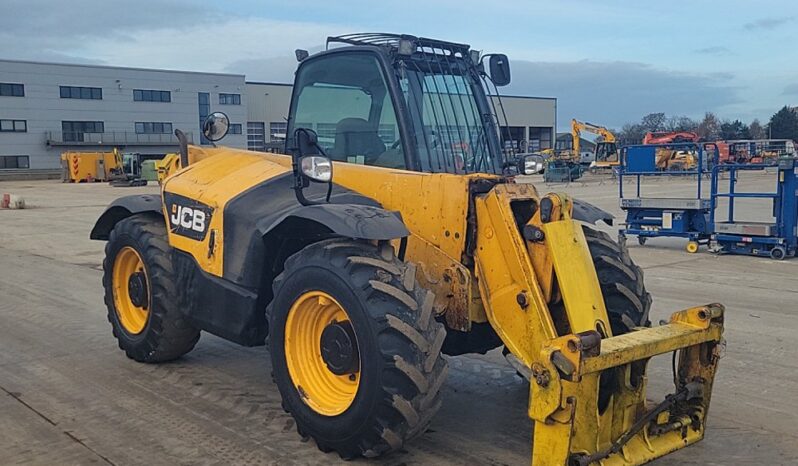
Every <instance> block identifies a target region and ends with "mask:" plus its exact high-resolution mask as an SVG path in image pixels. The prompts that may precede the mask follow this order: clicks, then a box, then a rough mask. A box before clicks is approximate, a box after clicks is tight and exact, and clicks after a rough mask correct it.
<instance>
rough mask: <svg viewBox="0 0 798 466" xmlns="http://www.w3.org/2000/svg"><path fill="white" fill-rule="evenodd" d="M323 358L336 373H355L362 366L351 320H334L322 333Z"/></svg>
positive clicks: (331, 370)
mask: <svg viewBox="0 0 798 466" xmlns="http://www.w3.org/2000/svg"><path fill="white" fill-rule="evenodd" d="M321 358H322V359H323V360H324V363H325V364H326V365H327V368H328V369H329V370H330V372H332V373H333V374H335V375H345V374H354V373H355V372H357V370H358V368H359V366H360V355H359V353H358V350H357V341H356V340H355V331H354V329H353V328H352V324H351V323H350V322H349V321H345V322H333V323H331V324H330V325H328V326H327V327H325V328H324V331H323V332H322V334H321Z"/></svg>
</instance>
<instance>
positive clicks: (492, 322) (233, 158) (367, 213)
mask: <svg viewBox="0 0 798 466" xmlns="http://www.w3.org/2000/svg"><path fill="white" fill-rule="evenodd" d="M297 58H298V60H299V67H298V70H297V72H296V81H295V85H294V90H293V97H292V99H291V105H290V109H289V120H288V133H287V134H289V135H290V137H289V138H288V141H287V143H286V154H287V155H279V154H267V153H258V152H249V151H245V150H238V149H231V148H226V147H215V146H213V147H211V146H190V147H189V146H188V145H187V143H186V139H185V137H184V136H183V134H182V133H181V132H180V131H177V132H176V133H177V135H178V138H179V139H180V140H181V147H180V157H181V167H182V168H181V169H180V170H178V171H176V172H175V173H174V174H172V175H171V176H169V177H168V178H167V179H166V180H165V181H164V183H163V186H162V189H161V194H160V195H141V196H128V197H123V198H121V199H119V200H117V201H115V202H114V203H113V204H112V205H111V206H109V208H108V209H107V210H106V211H105V213H104V214H103V215H102V216H101V217H100V218H99V220H98V221H97V223H96V225H95V226H94V228H93V230H92V232H91V238H93V239H98V240H105V241H107V243H106V249H105V252H106V258H105V261H104V265H103V266H104V275H103V285H104V287H105V303H106V306H107V308H108V319H109V321H110V323H111V326H112V328H113V334H114V336H115V337H116V339H117V340H118V343H119V346H120V347H121V348H122V349H123V350H124V351H125V352H126V353H127V355H128V356H129V357H130V358H132V359H134V360H136V361H141V362H147V363H157V362H161V361H167V360H171V359H175V358H178V357H180V356H181V355H183V354H185V353H187V352H189V351H190V350H191V349H192V348H193V347H194V345H195V344H196V343H197V340H198V339H199V337H200V332H201V331H206V332H210V333H213V334H216V335H219V336H221V337H223V338H226V339H228V340H231V341H234V342H237V343H239V344H242V345H263V344H266V343H268V345H269V348H270V355H271V363H272V369H273V377H274V381H275V383H276V385H277V388H278V389H279V391H280V394H281V396H282V399H283V407H284V408H285V409H286V411H288V412H290V413H291V415H292V416H293V417H294V419H295V421H296V425H297V430H298V431H299V433H300V434H301V435H303V436H307V437H312V438H313V439H314V440H315V443H316V445H317V446H318V447H319V448H320V449H321V450H322V451H335V452H337V453H338V454H339V455H340V456H341V457H343V458H347V459H348V458H355V457H359V456H366V457H373V456H378V455H381V454H384V453H388V452H390V451H393V450H396V449H399V448H401V447H402V446H403V445H405V444H407V443H408V442H409V441H410V440H411V439H412V438H413V437H415V436H418V435H421V434H423V432H424V431H425V430H426V428H427V426H428V425H429V423H430V420H431V419H432V417H433V415H434V414H435V412H436V411H437V410H438V408H439V407H440V405H441V402H442V400H441V396H440V394H441V391H440V390H441V386H442V385H443V383H444V380H445V378H446V373H447V360H446V359H445V358H444V357H443V356H442V355H444V354H447V355H459V354H464V353H472V352H477V353H484V352H486V351H489V350H491V349H494V348H499V347H504V351H505V352H506V354H507V355H508V359H510V360H511V361H513V362H514V364H515V365H516V367H518V368H519V369H521V370H522V372H526V373H527V374H529V378H530V402H529V406H528V413H529V416H530V417H531V418H532V419H533V420H534V421H535V423H534V440H533V447H532V463H533V464H536V465H544V464H545V465H548V464H556V465H563V464H575V465H587V464H591V463H601V464H640V463H645V462H647V461H650V460H652V459H654V458H657V457H659V456H662V455H665V454H667V453H669V452H672V451H674V450H677V449H679V448H682V447H685V446H687V445H690V444H692V443H694V442H697V441H699V440H700V439H701V438H703V436H704V431H705V428H706V417H707V411H708V408H709V401H710V395H711V393H712V382H713V380H714V377H715V371H716V368H717V364H718V356H719V347H720V343H721V340H722V332H723V307H722V306H720V305H717V304H710V305H705V306H698V307H694V308H691V309H686V310H682V311H678V312H675V313H674V314H673V315H672V317H671V318H670V321H669V322H668V323H666V324H664V325H661V326H658V327H654V328H648V327H649V326H650V324H649V318H648V313H649V308H650V305H651V299H650V296H649V293H648V292H647V291H646V289H645V286H644V284H643V274H642V271H641V269H640V268H639V267H638V266H636V265H635V264H634V263H633V262H632V260H631V259H630V257H629V255H628V253H627V251H626V250H625V249H624V248H622V247H619V245H618V244H616V243H615V242H614V241H613V240H612V239H610V237H609V236H608V235H607V234H605V233H602V232H600V231H598V230H596V229H593V228H592V227H591V226H590V225H589V224H592V223H596V222H598V221H600V220H605V221H611V216H610V215H609V214H607V213H605V212H603V211H601V210H600V209H597V208H595V207H593V206H591V205H589V204H586V203H583V202H579V201H577V200H574V199H571V198H570V197H568V196H566V195H564V194H556V193H551V194H546V195H541V194H539V193H538V192H537V190H536V189H535V187H534V186H532V185H530V184H524V183H520V182H516V181H515V175H517V174H518V173H519V170H521V171H523V169H524V167H525V164H524V161H523V160H522V161H521V162H520V163H518V165H519V166H518V167H515V166H512V165H513V164H509V163H506V162H505V161H504V159H503V157H502V150H501V144H500V140H499V136H498V131H497V126H498V124H499V119H498V115H499V114H500V113H501V112H500V111H497V109H496V108H494V107H493V106H492V105H491V103H490V102H489V100H488V99H487V98H486V90H485V89H486V88H487V87H488V86H502V85H505V84H507V83H508V82H509V81H510V69H509V64H508V60H507V57H506V56H504V55H498V54H493V55H484V56H482V55H480V54H479V53H478V52H476V51H474V50H471V49H470V47H469V46H467V45H463V44H456V43H451V42H444V41H439V40H433V39H425V38H418V37H413V36H408V35H391V34H354V35H346V36H340V37H332V38H329V39H328V47H327V50H325V51H322V52H320V53H317V54H314V55H313V56H308V54H307V53H306V52H304V51H298V52H297ZM493 92H495V87H493ZM228 124H229V121H228V120H227V118H226V116H224V115H223V114H221V113H214V114H212V115H211V116H210V117H209V118H208V119H207V120H206V122H205V123H204V125H203V132H204V134H205V136H206V138H207V139H208V140H210V141H218V140H219V139H221V137H223V136H224V134H225V133H226V129H227V125H228ZM657 355H668V356H666V357H669V356H670V355H672V356H673V358H674V371H675V373H674V374H673V380H674V383H675V387H674V391H673V393H672V394H671V395H668V396H667V397H665V399H664V400H662V401H660V402H657V403H651V402H647V400H646V383H647V376H646V366H647V363H648V361H649V359H650V358H651V357H653V356H657Z"/></svg>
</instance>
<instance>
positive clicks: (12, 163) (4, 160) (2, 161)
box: [0, 155, 30, 170]
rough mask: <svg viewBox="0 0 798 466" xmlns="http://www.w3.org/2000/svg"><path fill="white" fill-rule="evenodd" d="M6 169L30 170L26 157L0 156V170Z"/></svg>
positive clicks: (28, 159) (28, 160)
mask: <svg viewBox="0 0 798 466" xmlns="http://www.w3.org/2000/svg"><path fill="white" fill-rule="evenodd" d="M7 168H30V158H29V157H28V156H27V155H0V170H3V169H7Z"/></svg>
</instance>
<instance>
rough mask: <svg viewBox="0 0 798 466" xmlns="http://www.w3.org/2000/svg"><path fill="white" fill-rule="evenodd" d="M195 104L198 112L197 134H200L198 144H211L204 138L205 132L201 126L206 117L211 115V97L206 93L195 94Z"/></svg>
mask: <svg viewBox="0 0 798 466" xmlns="http://www.w3.org/2000/svg"><path fill="white" fill-rule="evenodd" d="M197 104H198V110H199V134H200V144H204V145H207V144H210V143H211V142H210V141H208V139H207V138H206V137H205V132H204V131H202V125H203V124H204V123H205V119H206V118H208V115H210V114H211V95H210V93H208V92H198V93H197Z"/></svg>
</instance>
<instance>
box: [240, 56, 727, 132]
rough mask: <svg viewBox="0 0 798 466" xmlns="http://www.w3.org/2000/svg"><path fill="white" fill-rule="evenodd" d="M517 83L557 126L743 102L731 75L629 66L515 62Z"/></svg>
mask: <svg viewBox="0 0 798 466" xmlns="http://www.w3.org/2000/svg"><path fill="white" fill-rule="evenodd" d="M511 66H512V71H513V83H512V84H510V85H509V86H508V87H506V88H502V89H501V93H502V94H507V95H531V96H542V97H557V104H558V105H557V106H558V110H557V114H558V119H559V121H558V124H559V125H560V127H565V126H567V125H568V122H569V121H570V120H571V118H574V117H575V118H578V119H584V120H587V121H594V122H597V123H601V124H604V125H609V126H611V127H620V126H621V125H623V124H624V123H627V122H629V121H635V120H638V119H640V117H641V116H642V115H645V114H647V113H651V112H665V113H667V114H670V115H689V116H693V117H697V116H701V115H703V114H704V112H706V111H708V110H715V109H717V108H718V107H721V106H724V105H728V104H733V103H737V102H740V99H739V98H738V96H737V91H738V89H737V88H735V87H732V86H730V85H728V81H729V80H730V79H732V78H733V76H732V75H731V74H729V73H723V72H718V73H712V74H707V75H701V74H690V73H678V72H670V71H663V70H659V69H656V68H654V67H652V66H650V65H646V64H643V63H628V62H592V61H580V62H567V63H559V62H530V61H523V60H516V61H513V62H512V64H511ZM295 70H296V60H295V59H294V57H291V56H284V57H276V58H269V59H258V60H240V61H237V62H235V63H233V64H231V65H230V66H228V67H227V71H230V72H236V73H244V74H246V76H247V80H249V81H270V82H284V83H290V82H292V81H293V77H294V71H295Z"/></svg>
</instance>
